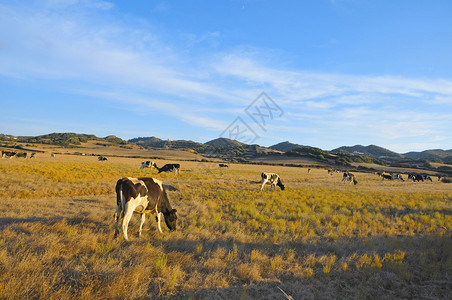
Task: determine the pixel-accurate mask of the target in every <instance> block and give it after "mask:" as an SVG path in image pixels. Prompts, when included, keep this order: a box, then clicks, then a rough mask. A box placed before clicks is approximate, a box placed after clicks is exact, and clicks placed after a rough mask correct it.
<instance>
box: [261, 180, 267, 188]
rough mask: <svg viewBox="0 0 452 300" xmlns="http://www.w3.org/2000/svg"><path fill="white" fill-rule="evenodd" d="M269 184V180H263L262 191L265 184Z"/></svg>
mask: <svg viewBox="0 0 452 300" xmlns="http://www.w3.org/2000/svg"><path fill="white" fill-rule="evenodd" d="M266 183H267V180H265V179H264V180H262V186H261V191H262V190H263V189H264V186H265V184H266Z"/></svg>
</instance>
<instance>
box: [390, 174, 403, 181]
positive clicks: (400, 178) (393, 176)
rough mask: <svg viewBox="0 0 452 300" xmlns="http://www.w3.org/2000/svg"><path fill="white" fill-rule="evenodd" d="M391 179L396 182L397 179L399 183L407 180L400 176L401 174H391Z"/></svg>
mask: <svg viewBox="0 0 452 300" xmlns="http://www.w3.org/2000/svg"><path fill="white" fill-rule="evenodd" d="M391 177H392V180H396V179H397V181H400V180H402V182H404V181H405V180H404V179H403V177H402V175H400V174H395V173H393V174H391Z"/></svg>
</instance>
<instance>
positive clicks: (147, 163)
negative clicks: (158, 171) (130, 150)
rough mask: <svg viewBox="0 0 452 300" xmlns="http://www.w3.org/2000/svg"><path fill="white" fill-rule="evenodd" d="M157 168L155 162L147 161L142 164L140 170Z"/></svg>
mask: <svg viewBox="0 0 452 300" xmlns="http://www.w3.org/2000/svg"><path fill="white" fill-rule="evenodd" d="M154 167H155V163H154V162H153V161H150V160H146V161H142V162H141V167H140V169H144V168H151V169H152V168H154Z"/></svg>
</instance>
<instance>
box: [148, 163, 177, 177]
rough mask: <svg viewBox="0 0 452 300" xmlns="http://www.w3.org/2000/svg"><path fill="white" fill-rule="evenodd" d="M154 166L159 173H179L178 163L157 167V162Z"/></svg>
mask: <svg viewBox="0 0 452 300" xmlns="http://www.w3.org/2000/svg"><path fill="white" fill-rule="evenodd" d="M154 167H155V168H156V169H157V170H159V173H162V172H166V174H168V172H174V175H177V173H180V164H166V165H164V166H163V167H161V168H159V167H157V164H154Z"/></svg>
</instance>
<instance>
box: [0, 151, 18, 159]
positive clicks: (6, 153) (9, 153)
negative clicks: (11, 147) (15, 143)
mask: <svg viewBox="0 0 452 300" xmlns="http://www.w3.org/2000/svg"><path fill="white" fill-rule="evenodd" d="M16 154H17V152H13V151H2V158H5V157H9V158H13V156H15V155H16Z"/></svg>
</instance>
